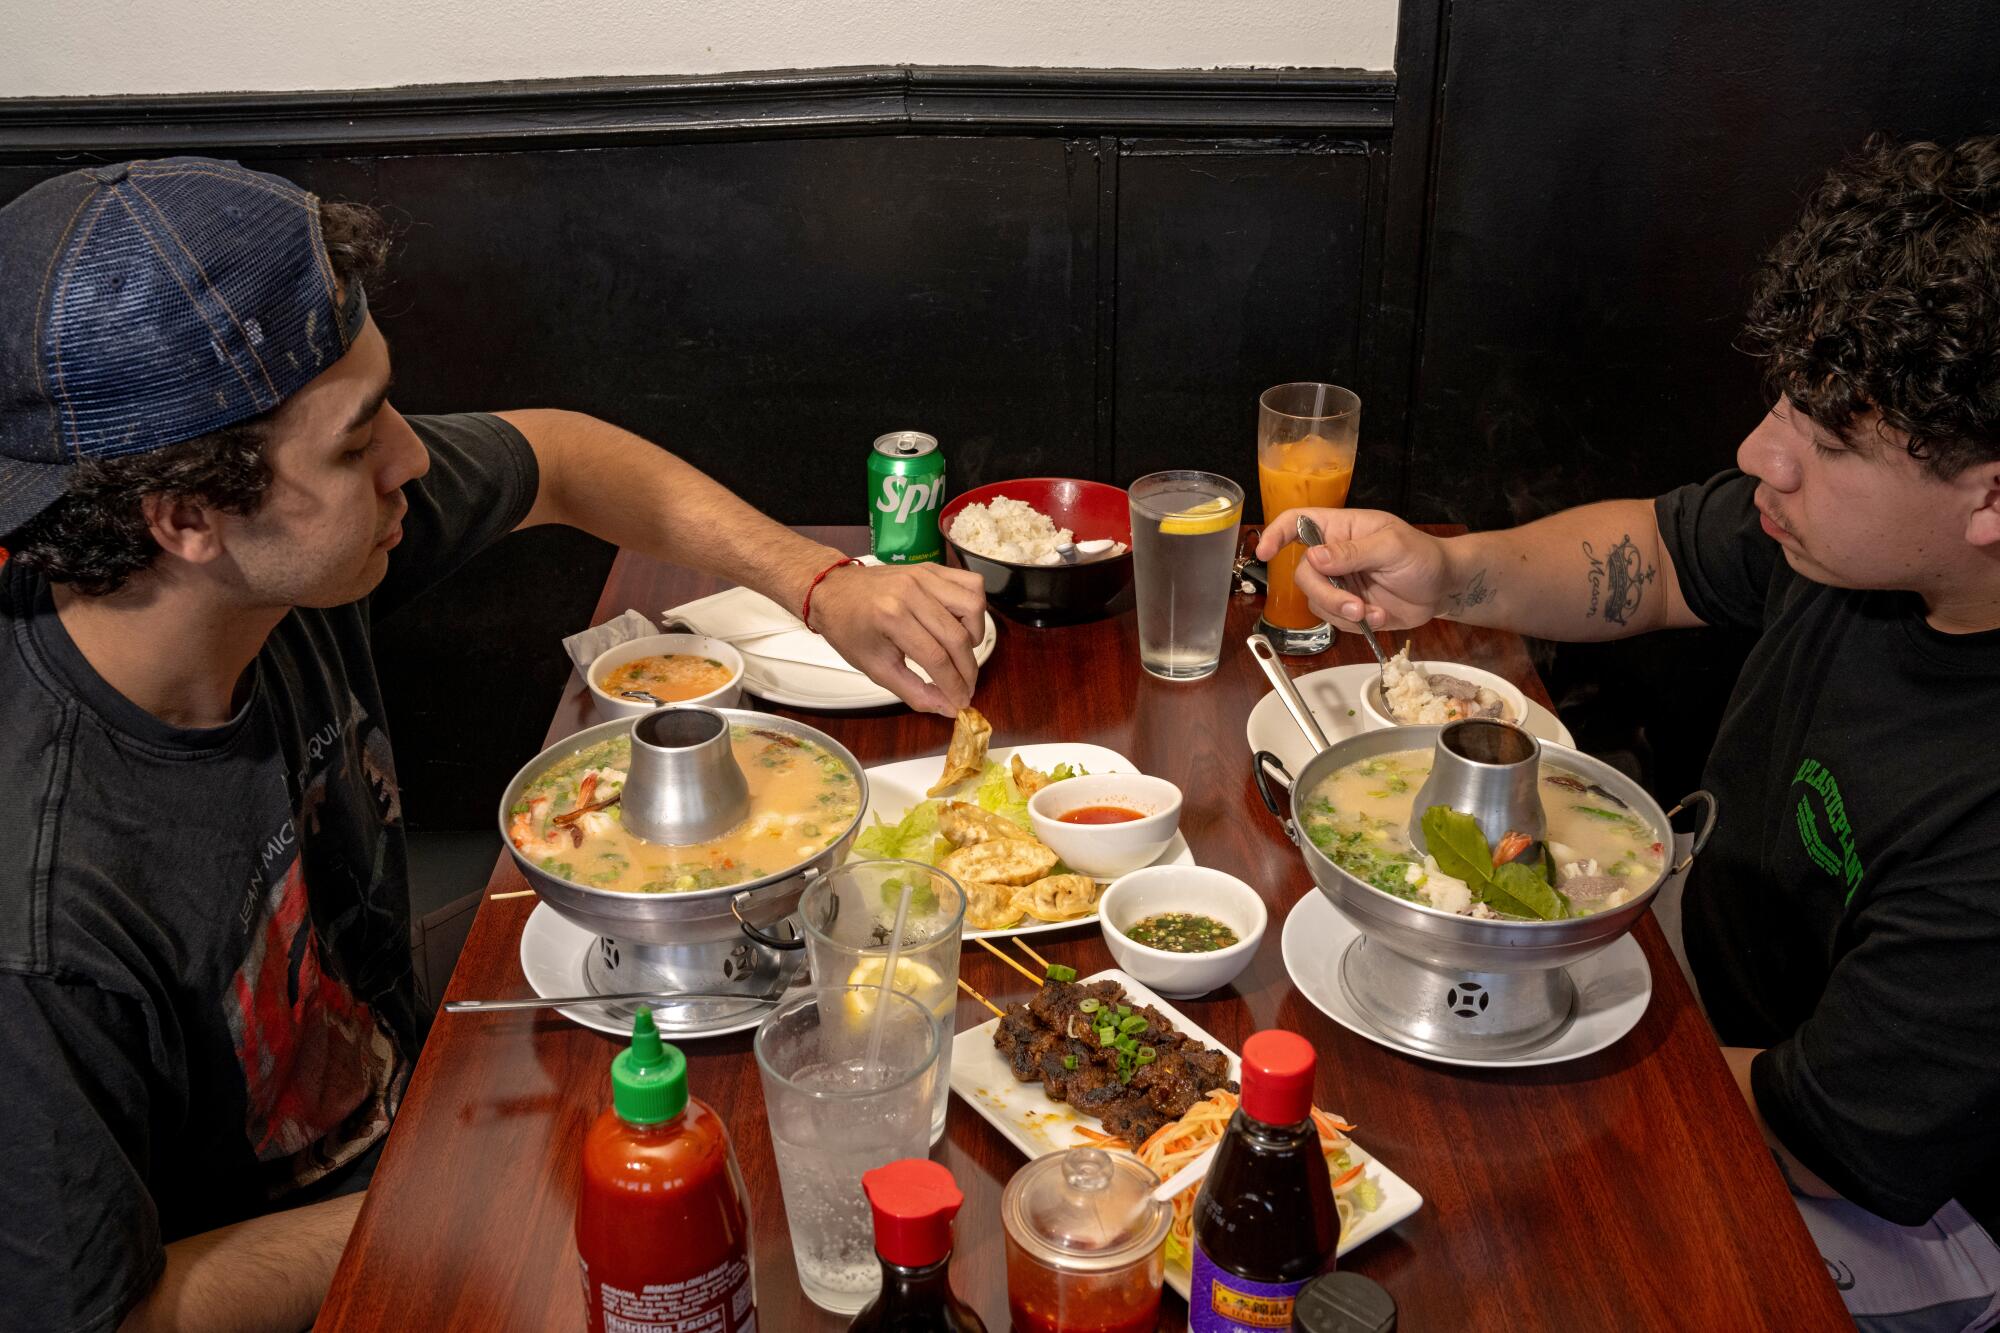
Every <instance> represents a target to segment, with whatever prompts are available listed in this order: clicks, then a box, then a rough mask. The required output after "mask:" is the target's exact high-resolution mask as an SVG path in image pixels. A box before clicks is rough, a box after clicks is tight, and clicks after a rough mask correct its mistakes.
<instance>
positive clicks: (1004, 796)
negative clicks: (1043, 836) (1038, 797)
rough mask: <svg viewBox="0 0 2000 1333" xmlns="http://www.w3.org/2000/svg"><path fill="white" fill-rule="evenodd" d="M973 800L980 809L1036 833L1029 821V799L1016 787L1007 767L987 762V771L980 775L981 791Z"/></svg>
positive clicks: (974, 794) (974, 795) (976, 793)
mask: <svg viewBox="0 0 2000 1333" xmlns="http://www.w3.org/2000/svg"><path fill="white" fill-rule="evenodd" d="M972 799H973V800H975V801H977V802H978V803H979V808H980V809H982V810H987V811H991V812H992V813H993V814H996V815H999V816H1000V817H1001V818H1002V819H1011V820H1013V821H1014V822H1015V823H1016V824H1019V825H1020V826H1021V827H1022V828H1024V829H1027V830H1028V831H1029V832H1031V833H1032V832H1033V831H1034V825H1033V824H1031V823H1030V822H1029V820H1028V798H1027V797H1025V796H1023V795H1021V789H1020V788H1019V787H1016V786H1015V785H1014V779H1013V778H1012V777H1011V776H1009V774H1008V772H1007V769H1006V766H1005V765H1003V764H999V763H996V762H994V761H992V760H988V761H987V764H986V768H985V771H984V772H982V773H981V774H980V775H979V790H978V791H977V792H975V793H973V798H972Z"/></svg>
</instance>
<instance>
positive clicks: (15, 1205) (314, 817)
mask: <svg viewBox="0 0 2000 1333" xmlns="http://www.w3.org/2000/svg"><path fill="white" fill-rule="evenodd" d="M410 424H411V426H412V427H413V428H414V429H415V430H416V432H417V435H418V437H419V438H420V439H421V440H422V441H423V442H424V444H425V446H426V447H427V448H428V450H429V451H430V457H431V467H430V471H429V473H428V474H427V475H426V476H424V477H423V478H421V479H419V480H418V481H416V482H414V483H412V484H411V485H410V486H408V487H406V488H405V494H406V496H407V497H408V499H409V502H410V508H409V513H408V515H407V516H406V517H405V518H404V520H403V533H404V537H403V541H402V543H401V544H400V545H399V546H398V547H397V548H396V549H395V550H394V551H392V552H391V553H390V559H389V570H388V574H387V575H386V576H385V578H384V580H383V582H382V583H381V585H380V586H379V587H378V588H376V589H375V591H374V592H373V593H372V594H370V595H369V596H368V597H366V598H364V599H362V600H361V601H358V602H353V603H350V604H348V605H345V606H339V607H333V608H331V609H327V610H310V609H298V610H293V611H291V612H290V613H288V614H287V615H286V616H285V618H284V620H283V621H281V622H280V623H279V625H278V627H277V628H276V629H275V630H273V631H272V633H271V635H270V637H269V639H268V640H267V641H266V642H265V644H264V647H263V648H262V650H261V651H260V652H259V653H258V655H257V659H256V662H255V663H254V665H253V667H252V668H251V680H250V684H249V689H248V695H247V698H246V699H245V701H244V703H243V705H242V707H241V709H240V710H239V711H238V713H237V715H236V716H235V717H233V718H231V719H230V720H229V721H228V722H227V723H225V724H224V725H222V726H220V727H214V728H207V729H201V730H189V729H185V728H178V727H173V726H169V725H167V724H166V723H164V722H162V721H160V720H159V719H158V718H156V717H153V716H152V715H151V714H149V713H146V712H145V711H143V710H142V709H140V708H138V707H136V706H135V705H133V704H132V703H131V702H130V701H128V700H127V699H125V698H124V697H123V696H121V695H119V694H118V693H117V692H116V691H114V690H113V689H111V688H110V687H109V686H108V685H107V684H106V683H105V682H104V681H103V679H102V678H100V677H99V676H98V675H97V674H96V672H94V671H93V670H92V669H91V667H90V664H89V662H88V661H86V660H85V659H84V657H83V655H82V653H81V652H79V651H78V649H77V647H76V645H75V644H74V643H73V642H72V641H71V640H70V638H69V636H68V634H67V633H66V632H65V631H64V629H63V626H62V623H61V621H60V619H59V618H58V617H57V615H56V613H55V609H54V603H53V600H52V597H51V594H50V590H49V587H48V585H47V583H46V582H45V581H44V580H43V579H41V578H40V577H39V576H37V575H33V574H30V573H29V572H28V571H27V570H25V569H23V568H21V567H20V565H19V564H18V562H14V563H12V564H9V565H5V566H0V793H4V799H5V804H6V815H5V817H4V823H0V828H4V830H5V832H6V836H5V837H4V838H0V1071H4V1073H0V1329H10V1330H11V1329H23V1330H26V1329H33V1330H37V1331H38V1333H41V1331H43V1330H48V1331H55V1330H100V1329H109V1328H113V1327H115V1326H116V1325H117V1324H118V1322H119V1320H120V1319H121V1318H122V1317H123V1315H124V1314H125V1312H127V1311H128V1310H129V1309H130V1308H131V1307H132V1305H133V1304H134V1303H136V1302H137V1301H138V1300H139V1299H140V1298H141V1297H143V1296H144V1295H145V1293H146V1292H147V1290H148V1289H150V1287H151V1286H152V1284H153V1283H154V1282H155V1281H156V1280H157V1279H158V1277H159V1274H160V1271H161V1267H162V1265H163V1263H164V1252H163V1249H162V1247H163V1245H164V1244H165V1243H166V1242H169V1241H172V1240H175V1239H177V1238H179V1237H182V1236H186V1235H191V1234H194V1233H197V1232H201V1231H205V1230H209V1229H212V1228H214V1227H217V1226H221V1225H224V1224H227V1223H229V1222H234V1221H238V1220H240V1219H242V1218H244V1217H248V1216H251V1215H254V1214H257V1213H260V1212H265V1211H268V1210H270V1209H272V1208H276V1207H283V1206H286V1204H287V1203H288V1202H295V1201H297V1200H299V1199H300V1198H302V1197H310V1196H311V1194H312V1193H313V1192H314V1191H315V1190H320V1189H325V1188H328V1187H331V1186H332V1185H333V1184H334V1183H335V1182H336V1180H337V1178H338V1176H339V1175H340V1173H342V1172H351V1170H352V1168H353V1165H354V1164H355V1163H356V1162H357V1161H358V1160H360V1159H361V1158H362V1157H363V1156H364V1155H365V1154H366V1153H367V1152H369V1151H370V1149H371V1148H372V1147H373V1146H374V1145H375V1144H377V1143H379V1141H380V1140H381V1138H382V1136H383V1135H384V1134H385V1133H386V1132H387V1130H388V1125H389V1120H390V1118H391V1117H392V1116H393V1115H394V1114H395V1109H396V1103H397V1101H398V1099H399V1098H400V1097H401V1095H402V1090H403V1086H404V1084H405V1082H406V1081H407V1079H408V1076H409V1071H410V1068H411V1065H412V1062H413V1061H414V1059H415V1057H416V1053H417V1050H418V1047H419V1044H420V1043H421V1041H422V1038H423V1025H424V1018H423V1014H422V1011H421V1009H420V1007H419V1004H418V1001H417V996H416V987H415V981H414V977H413V975H412V971H411V961H410V941H409V936H410V904H409V887H408V883H407V878H406V874H405V862H404V844H403V833H402V818H401V812H400V809H399V797H398V793H397V787H396V773H395V766H394V763H393V761H392V759H391V757H390V752H389V736H388V731H387V728H386V723H385V719H384V717H383V710H382V699H381V693H380V690H379V689H378V688H377V684H376V676H375V667H374V663H373V660H372V659H371V657H370V646H369V637H370V627H371V625H372V624H373V622H374V621H375V620H376V619H378V618H379V617H381V616H384V615H386V614H388V613H389V612H390V611H392V610H394V609H395V608H396V607H397V606H399V605H401V604H403V603H405V602H407V601H408V600H410V599H411V598H412V597H414V596H415V595H416V594H417V593H419V592H421V591H423V590H424V589H425V588H427V587H429V586H430V585H432V584H434V583H436V582H437V581H438V580H439V579H441V578H443V577H444V576H445V575H447V574H449V573H450V572H451V571H452V570H454V569H456V568H458V567H459V566H460V565H462V564H464V563H465V561H466V560H468V559H470V558H471V557H472V556H473V555H475V554H476V553H478V552H479V551H480V550H481V549H482V548H484V547H485V546H487V545H489V544H491V543H492V542H494V541H495V540H497V539H498V538H500V537H501V536H502V535H504V534H505V533H507V532H508V531H509V530H511V529H512V528H513V527H514V525H515V524H517V523H518V522H519V521H520V520H521V518H522V516H523V515H525V514H526V513H527V510H528V508H529V506H530V505H531V504H532V503H533V502H534V497H535V490H536V486H537V472H536V468H535V461H534V454H533V452H532V451H531V450H530V449H529V447H528V444H527V441H526V440H524V439H523V438H522V437H521V435H520V433H519V432H517V431H516V430H514V429H513V428H512V427H511V426H509V425H507V424H506V423H504V422H502V421H500V420H498V419H497V418H493V417H489V416H472V415H467V416H453V417H431V418H424V417H412V418H410Z"/></svg>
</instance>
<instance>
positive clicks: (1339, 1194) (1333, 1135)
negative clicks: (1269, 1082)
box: [1139, 1088, 1382, 1268]
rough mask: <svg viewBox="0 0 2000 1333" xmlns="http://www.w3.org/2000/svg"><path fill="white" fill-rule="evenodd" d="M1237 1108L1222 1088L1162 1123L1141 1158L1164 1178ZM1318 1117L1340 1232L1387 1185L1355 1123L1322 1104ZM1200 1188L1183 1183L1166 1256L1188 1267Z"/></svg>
mask: <svg viewBox="0 0 2000 1333" xmlns="http://www.w3.org/2000/svg"><path fill="white" fill-rule="evenodd" d="M1234 1114H1236V1094H1235V1093H1233V1092H1226V1091H1224V1090H1223V1089H1221V1088H1217V1089H1215V1090H1214V1091H1212V1092H1210V1093H1209V1094H1208V1096H1207V1097H1206V1098H1205V1099H1203V1100H1202V1101H1199V1102H1196V1103H1195V1104H1194V1106H1193V1108H1192V1109H1191V1110H1189V1111H1188V1113H1187V1114H1186V1115H1184V1116H1182V1117H1181V1118H1180V1119H1179V1120H1176V1121H1174V1122H1173V1123H1172V1124H1170V1125H1162V1126H1161V1127H1160V1128H1159V1129H1157V1130H1155V1131H1154V1132H1153V1134H1152V1135H1151V1137H1149V1138H1148V1139H1147V1140H1146V1141H1145V1142H1144V1143H1142V1144H1140V1145H1139V1160H1140V1161H1142V1162H1144V1163H1145V1164H1146V1165H1147V1166H1149V1167H1151V1168H1152V1170H1153V1174H1154V1175H1156V1176H1158V1177H1159V1178H1160V1179H1161V1180H1165V1179H1167V1178H1168V1177H1170V1176H1172V1175H1173V1174H1174V1172H1176V1171H1178V1170H1180V1169H1181V1168H1182V1167H1184V1166H1186V1165H1187V1164H1188V1163H1189V1162H1191V1161H1193V1160H1194V1159H1195V1158H1197V1157H1199V1156H1201V1154H1202V1153H1203V1152H1204V1151H1206V1150H1207V1149H1208V1148H1209V1147H1210V1146H1212V1145H1213V1144H1215V1143H1216V1142H1217V1141H1218V1140H1220V1139H1221V1138H1222V1132H1223V1131H1224V1130H1225V1129H1227V1128H1229V1117H1230V1116H1232V1115H1234ZM1312 1118H1313V1123H1314V1124H1315V1125H1317V1126H1318V1127H1319V1146H1320V1149H1321V1151H1323V1152H1325V1153H1326V1167H1327V1170H1328V1171H1329V1172H1330V1173H1331V1174H1332V1176H1333V1201H1334V1205H1335V1206H1336V1207H1337V1208H1339V1210H1340V1234H1341V1235H1343V1236H1344V1235H1346V1234H1347V1229H1348V1227H1350V1226H1352V1225H1353V1224H1354V1219H1355V1218H1356V1217H1358V1216H1360V1215H1361V1214H1363V1213H1372V1212H1374V1211H1375V1210H1376V1209H1377V1208H1379V1207H1381V1206H1382V1187H1381V1186H1379V1185H1377V1184H1376V1183H1375V1182H1374V1181H1373V1180H1370V1179H1369V1178H1368V1176H1367V1174H1366V1172H1367V1166H1368V1163H1366V1162H1365V1161H1363V1160H1361V1157H1360V1155H1359V1153H1358V1152H1357V1151H1356V1150H1355V1148H1354V1145H1353V1143H1351V1142H1350V1141H1349V1140H1348V1137H1347V1136H1348V1134H1349V1132H1351V1131H1352V1130H1353V1128H1354V1126H1352V1125H1350V1124H1348V1123H1347V1122H1346V1121H1345V1120H1337V1119H1335V1118H1334V1117H1333V1116H1331V1115H1328V1114H1327V1113H1326V1112H1325V1111H1322V1110H1320V1109H1319V1108H1318V1107H1314V1108H1313V1113H1312ZM1199 1193H1201V1191H1200V1190H1199V1189H1184V1190H1182V1191H1181V1192H1180V1193H1179V1194H1178V1195H1176V1196H1175V1197H1174V1225H1173V1228H1172V1229H1171V1230H1169V1231H1168V1232H1167V1262H1168V1263H1170V1264H1174V1265H1177V1266H1178V1267H1180V1268H1187V1267H1188V1266H1189V1265H1190V1263H1191V1262H1192V1260H1191V1257H1190V1256H1192V1255H1193V1253H1194V1241H1193V1233H1194V1200H1195V1196H1196V1195H1197V1194H1199Z"/></svg>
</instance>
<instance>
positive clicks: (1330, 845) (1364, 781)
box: [1301, 750, 1663, 916]
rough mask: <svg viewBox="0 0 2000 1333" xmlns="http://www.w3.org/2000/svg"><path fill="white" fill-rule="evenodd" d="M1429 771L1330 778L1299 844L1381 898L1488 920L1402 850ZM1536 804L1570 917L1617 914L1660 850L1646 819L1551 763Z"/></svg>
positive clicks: (1410, 755) (1396, 766) (1651, 874)
mask: <svg viewBox="0 0 2000 1333" xmlns="http://www.w3.org/2000/svg"><path fill="white" fill-rule="evenodd" d="M1430 771H1431V751H1429V750H1400V751H1396V752H1394V753H1391V754H1383V755H1377V756H1375V757H1373V758H1370V759H1363V760H1358V761H1356V762H1355V763H1352V764H1347V765H1344V766H1343V767H1341V768H1337V769H1335V770H1334V771H1333V772H1332V773H1330V774H1328V775H1327V777H1326V778H1325V779H1323V780H1322V781H1321V782H1320V783H1319V785H1318V786H1316V787H1314V788H1313V789H1312V791H1311V792H1310V793H1308V794H1307V797H1306V801H1305V804H1304V806H1303V807H1302V810H1301V813H1302V815H1303V817H1304V829H1305V832H1306V836H1308V837H1309V838H1311V839H1312V841H1313V844H1314V845H1315V846H1317V847H1318V848H1319V849H1320V850H1321V851H1322V852H1324V853H1326V855H1327V857H1328V858H1329V859H1331V860H1332V861H1333V862H1334V864H1336V865H1338V866H1340V867H1341V868H1342V869H1343V870H1346V871H1347V872H1348V873H1349V874H1351V875H1354V876H1355V877H1356V878H1357V879H1362V880H1366V881H1367V882H1368V883H1370V884H1372V885H1374V886H1375V887H1376V888H1378V889H1381V890H1382V891H1383V892H1385V893H1392V894H1394V895H1396V896H1397V897H1398V898H1407V899H1409V900H1410V901H1412V902H1420V903H1423V904H1425V905H1426V906H1430V907H1437V908H1440V909H1442V910H1444V911H1448V912H1460V913H1464V914H1466V915H1472V916H1490V915H1493V914H1492V913H1491V912H1489V911H1487V910H1486V909H1485V908H1484V907H1483V906H1481V905H1479V904H1476V903H1473V902H1472V901H1471V898H1470V894H1469V891H1465V890H1464V889H1463V887H1462V886H1459V887H1456V888H1455V887H1454V886H1455V885H1458V881H1455V880H1450V879H1449V878H1448V877H1445V876H1443V875H1441V874H1440V873H1439V872H1438V871H1437V868H1436V863H1435V862H1430V863H1428V864H1426V860H1425V858H1424V857H1423V856H1421V855H1420V854H1419V853H1418V852H1417V850H1416V849H1415V847H1413V846H1412V845H1411V843H1410V835H1409V825H1410V815H1411V812H1412V810H1413V808H1414V805H1415V802H1416V798H1417V792H1418V790H1419V789H1420V788H1421V787H1422V786H1423V785H1424V780H1425V779H1426V778H1428V777H1429V776H1430ZM1541 797H1542V810H1543V813H1544V814H1545V815H1546V816H1547V818H1548V832H1547V835H1546V839H1547V844H1548V848H1549V861H1550V865H1551V869H1552V870H1553V871H1554V873H1555V884H1556V887H1557V888H1558V889H1560V890H1562V891H1563V892H1564V894H1565V896H1567V897H1568V898H1569V901H1570V904H1571V907H1572V909H1573V911H1574V913H1575V914H1576V915H1579V916H1581V915H1588V914H1589V913H1591V912H1601V911H1604V910H1606V909H1607V908H1611V907H1617V906H1619V905H1621V904H1623V903H1626V902H1629V901H1631V899H1632V898H1634V897H1636V896H1637V895H1639V894H1641V893H1644V892H1645V891H1646V890H1647V889H1648V888H1650V887H1651V886H1652V883H1653V881H1654V879H1655V878H1657V877H1658V875H1659V872H1660V868H1661V864H1662V858H1663V850H1662V847H1661V845H1660V844H1659V843H1658V842H1656V841H1654V839H1653V831H1652V829H1651V828H1650V827H1649V826H1648V825H1647V824H1646V822H1645V821H1644V820H1642V819H1640V818H1639V817H1638V816H1637V815H1635V814H1633V813H1632V812H1631V811H1630V810H1627V809H1624V808H1622V807H1621V806H1619V805H1618V803H1617V802H1616V801H1614V800H1612V799H1610V798H1608V797H1606V796H1604V795H1602V794H1600V793H1597V792H1593V791H1591V790H1589V783H1588V782H1587V781H1586V780H1584V779H1582V778H1579V777H1577V776H1575V775H1574V774H1571V773H1566V772H1564V771H1563V770H1562V769H1559V768H1557V767H1555V766H1554V765H1553V764H1545V765H1543V767H1542V783H1541Z"/></svg>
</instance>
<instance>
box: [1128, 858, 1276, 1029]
mask: <svg viewBox="0 0 2000 1333" xmlns="http://www.w3.org/2000/svg"><path fill="white" fill-rule="evenodd" d="M1159 912H1196V913H1199V914H1201V915H1202V916H1206V917H1213V918H1215V919H1216V920H1217V921H1220V922H1221V923H1222V924H1223V925H1225V926H1227V927H1229V928H1230V929H1231V930H1233V931H1235V932H1236V943H1234V944H1232V945H1230V946H1229V947H1228V948H1226V949H1216V950H1213V951H1211V952H1209V953H1171V952H1169V951H1168V950H1165V949H1155V948H1152V947H1151V946H1149V945H1144V944H1137V943H1134V942H1133V940H1132V939H1131V937H1130V936H1128V935H1126V933H1125V932H1126V931H1127V930H1128V929H1130V928H1131V927H1133V926H1135V925H1137V924H1138V923H1139V922H1141V921H1143V920H1145V919H1146V918H1147V917H1149V916H1152V915H1154V914H1155V913H1159ZM1097 915H1098V920H1099V922H1100V923H1101V924H1102V925H1103V927H1104V943H1105V944H1106V945H1107V946H1109V947H1110V949H1111V956H1112V957H1113V958H1115V959H1117V960H1118V966H1119V968H1120V969H1121V970H1122V971H1124V972H1125V974H1126V975H1128V976H1131V977H1135V978H1137V979H1138V980H1139V981H1140V982H1142V983H1144V984H1145V985H1147V986H1150V987H1151V988H1152V989H1154V990H1156V991H1158V992H1159V993H1160V994H1161V995H1164V996H1166V997H1167V998H1169V999H1174V1000H1185V999H1188V998H1190V997H1192V996H1196V995H1206V994H1208V992H1210V991H1212V990H1216V989H1218V988H1220V987H1223V986H1227V985H1228V984H1229V983H1230V982H1232V981H1234V980H1235V979H1236V974H1237V973H1239V972H1241V971H1242V970H1243V969H1244V968H1245V967H1246V966H1248V964H1249V962H1250V956H1251V955H1252V954H1254V953H1256V952H1257V945H1258V943H1259V942H1260V941H1261V940H1263V938H1264V926H1265V924H1266V922H1267V921H1268V920H1269V914H1268V913H1267V912H1266V911H1265V908H1264V900H1263V898H1261V897H1259V896H1258V894H1257V890H1255V889H1253V888H1251V887H1250V886H1249V885H1248V884H1245V883H1244V882H1243V881H1242V880H1240V879H1238V878H1236V876H1234V875H1225V874H1223V873H1222V872H1221V871H1220V870H1210V869H1209V868H1208V867H1207V866H1180V865H1174V866H1147V867H1146V868H1145V869H1144V870H1135V871H1133V872H1132V873H1131V874H1129V875H1124V876H1121V877H1120V878H1119V879H1117V880H1116V881H1114V882H1113V883H1112V885H1111V887H1110V888H1108V889H1106V890H1105V891H1104V896H1103V897H1102V898H1101V899H1099V900H1098V904H1097Z"/></svg>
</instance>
